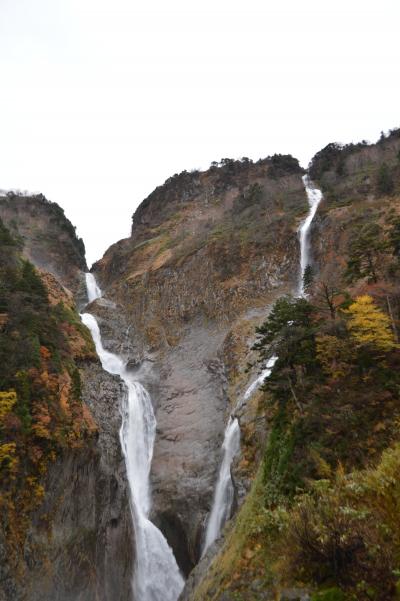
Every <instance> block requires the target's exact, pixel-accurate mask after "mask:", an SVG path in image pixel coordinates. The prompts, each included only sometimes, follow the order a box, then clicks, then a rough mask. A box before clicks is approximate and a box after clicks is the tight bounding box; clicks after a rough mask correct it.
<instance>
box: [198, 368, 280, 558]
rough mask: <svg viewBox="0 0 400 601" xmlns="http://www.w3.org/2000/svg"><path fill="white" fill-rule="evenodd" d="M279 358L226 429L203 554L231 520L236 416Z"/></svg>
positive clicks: (257, 382)
mask: <svg viewBox="0 0 400 601" xmlns="http://www.w3.org/2000/svg"><path fill="white" fill-rule="evenodd" d="M276 360H277V357H271V359H269V361H268V363H267V366H266V369H264V370H263V371H262V372H261V374H260V375H259V376H258V377H257V379H256V380H255V381H254V382H253V383H252V384H250V386H249V387H248V388H247V390H246V392H245V393H244V396H243V399H240V400H239V402H238V403H237V405H236V407H235V409H234V410H233V411H232V413H231V414H230V416H229V420H228V425H227V426H226V428H225V433H224V442H223V444H222V453H223V455H222V463H221V467H220V468H219V472H218V480H217V485H216V487H215V491H214V498H213V503H212V507H211V512H210V515H209V518H208V521H207V529H206V535H205V539H204V546H203V553H202V555H204V554H205V552H206V551H207V549H208V548H209V547H210V545H212V543H213V542H214V541H215V540H216V539H217V538H218V537H219V535H220V533H221V530H222V528H223V526H224V525H225V522H226V521H227V520H228V519H229V517H230V513H231V509H232V503H233V498H234V488H233V482H232V476H231V465H232V461H233V460H234V459H235V457H236V455H238V454H239V451H240V427H239V422H238V419H237V417H235V414H236V412H237V410H238V409H239V408H240V407H241V406H242V404H243V403H244V402H245V401H247V400H248V399H249V398H250V397H251V396H252V394H254V392H255V391H256V390H257V388H258V387H259V386H261V384H262V383H263V382H264V380H265V378H268V376H269V375H270V374H271V371H272V368H273V366H274V365H275V361H276Z"/></svg>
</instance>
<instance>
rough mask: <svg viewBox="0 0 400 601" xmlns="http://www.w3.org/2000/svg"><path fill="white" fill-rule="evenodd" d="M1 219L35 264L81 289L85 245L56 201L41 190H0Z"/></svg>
mask: <svg viewBox="0 0 400 601" xmlns="http://www.w3.org/2000/svg"><path fill="white" fill-rule="evenodd" d="M0 219H2V220H3V222H4V224H5V225H6V226H7V227H8V229H9V230H10V232H11V233H12V235H13V236H14V237H15V238H16V239H17V240H19V241H20V243H21V245H22V251H23V254H24V255H25V256H26V258H27V259H29V260H30V261H31V262H32V263H33V264H34V265H35V266H36V267H38V268H39V269H41V270H44V271H48V272H50V273H52V274H53V275H54V276H56V278H57V279H58V280H59V281H60V282H62V283H63V285H64V286H66V287H67V288H69V289H70V290H72V291H73V292H74V293H76V292H77V291H78V290H79V289H81V287H82V272H84V271H87V266H86V259H85V246H84V243H83V241H82V240H81V239H80V238H78V237H77V235H76V232H75V228H74V226H73V225H72V224H71V222H70V221H69V219H68V218H67V217H66V216H65V214H64V211H63V209H62V208H61V207H60V206H59V205H58V204H56V203H55V202H50V201H48V200H47V199H46V198H45V197H44V196H43V195H42V194H37V195H32V196H21V195H18V194H15V193H13V192H8V193H7V194H5V195H2V194H1V193H0ZM81 292H82V290H81Z"/></svg>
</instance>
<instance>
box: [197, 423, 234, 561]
mask: <svg viewBox="0 0 400 601" xmlns="http://www.w3.org/2000/svg"><path fill="white" fill-rule="evenodd" d="M239 450H240V428H239V422H238V420H237V418H236V417H233V416H232V415H231V416H230V417H229V421H228V425H227V427H226V429H225V434H224V442H223V445H222V451H223V459H222V463H221V467H220V468H219V473H218V480H217V486H216V487H215V492H214V499H213V504H212V508H211V512H210V516H209V518H208V522H207V530H206V536H205V540H204V547H203V553H202V555H204V553H205V552H206V551H207V549H208V548H209V546H210V545H211V544H212V543H213V542H214V541H215V540H216V539H217V538H218V537H219V534H220V532H221V529H222V526H223V525H224V524H225V522H226V520H227V519H228V518H229V517H230V512H231V508H232V503H233V497H234V488H233V482H232V476H231V464H232V461H233V460H234V458H235V456H236V455H237V454H238V453H239Z"/></svg>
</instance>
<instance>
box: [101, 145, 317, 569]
mask: <svg viewBox="0 0 400 601" xmlns="http://www.w3.org/2000/svg"><path fill="white" fill-rule="evenodd" d="M301 176H302V170H301V169H300V168H299V166H298V163H297V161H296V160H295V159H293V158H292V157H280V156H275V157H272V158H270V159H265V160H263V161H259V162H258V163H255V164H253V163H251V162H250V161H248V160H243V161H229V160H227V159H226V160H224V161H223V162H222V164H221V166H218V167H217V166H215V165H214V166H213V167H212V168H211V169H210V170H209V171H206V172H203V173H198V172H195V173H186V172H183V173H182V174H180V175H176V176H174V177H173V178H171V179H170V180H168V181H167V182H166V183H165V184H164V185H163V186H161V187H160V188H157V189H156V190H155V191H154V192H153V193H152V194H151V195H150V196H149V197H148V198H147V199H146V200H145V201H144V202H143V203H142V205H141V206H140V207H139V208H138V210H137V211H136V213H135V215H134V216H133V224H132V235H131V237H130V238H129V239H127V240H123V241H121V242H119V243H117V244H116V245H114V246H112V247H111V248H110V249H109V251H108V252H107V253H106V254H105V256H104V257H103V259H102V260H101V261H99V262H98V263H97V264H96V266H95V273H96V276H97V277H98V279H99V281H100V283H101V286H102V288H103V290H104V292H105V298H106V299H109V300H110V301H112V302H114V303H115V305H113V306H112V308H110V307H107V306H105V305H104V302H103V305H102V304H101V303H99V305H98V306H94V307H93V310H94V311H95V312H96V313H97V315H98V316H99V317H100V318H101V319H102V320H103V322H102V324H101V327H102V331H103V332H104V333H105V334H106V335H107V336H108V337H111V338H112V339H113V340H114V341H118V343H117V344H114V345H113V347H112V348H113V350H114V351H118V352H119V353H120V354H121V353H122V354H123V355H125V356H126V357H127V359H128V360H129V362H130V365H131V366H132V368H133V369H136V370H137V373H138V375H139V378H140V379H142V381H143V382H144V383H145V385H146V387H147V388H148V389H149V390H150V392H151V394H152V398H153V401H154V403H155V406H156V418H157V437H156V443H155V450H154V458H153V464H152V482H153V519H154V520H155V522H156V523H157V525H158V526H159V527H160V528H161V530H162V531H163V532H164V534H165V536H166V537H167V540H168V541H169V543H170V545H171V546H172V548H173V549H174V552H175V555H176V557H177V560H178V562H179V564H180V566H181V568H182V569H183V571H184V572H185V573H186V574H187V573H188V572H189V571H190V569H191V568H192V567H193V565H194V564H195V563H196V562H197V561H198V559H199V556H200V550H201V544H202V537H203V535H204V525H205V520H206V517H207V514H208V512H209V510H210V505H211V501H212V494H213V488H214V485H215V481H216V475H217V470H218V466H219V461H220V445H221V442H222V437H223V431H224V428H225V423H226V419H227V417H228V413H229V410H230V407H231V405H232V404H233V403H235V402H236V400H237V398H238V395H240V394H243V391H244V386H245V385H246V384H247V381H248V378H249V377H251V376H250V375H247V374H245V373H244V370H245V363H246V356H247V354H248V345H249V340H251V338H252V332H253V330H254V324H256V323H259V322H260V319H261V318H262V316H263V315H265V312H266V311H267V310H268V306H269V305H270V304H271V303H272V302H273V300H274V298H276V297H277V296H278V295H281V294H283V293H284V292H285V291H289V290H291V289H292V288H293V287H294V286H295V285H296V278H297V276H298V270H297V263H298V258H297V257H298V243H297V227H298V224H299V221H300V219H301V217H302V216H303V215H304V213H305V211H306V208H307V201H306V196H305V192H304V187H303V183H302V179H301ZM116 314H118V315H119V317H118V318H116ZM121 316H123V324H122V322H121V320H122V317H121ZM121 333H122V334H123V335H122V336H121ZM245 422H246V420H245V419H244V420H243V425H244V430H245V431H244V437H245V438H246V435H248V437H249V438H251V434H252V433H254V428H255V423H254V415H253V417H252V418H251V419H250V418H249V424H248V427H247V430H246V427H245ZM253 448H254V447H253ZM245 472H246V470H244V471H243V475H242V480H241V482H240V483H238V487H239V488H240V490H241V491H242V493H243V491H244V488H243V485H244V484H245V482H246V475H245Z"/></svg>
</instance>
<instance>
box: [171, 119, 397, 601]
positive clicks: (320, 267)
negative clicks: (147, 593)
mask: <svg viewBox="0 0 400 601" xmlns="http://www.w3.org/2000/svg"><path fill="white" fill-rule="evenodd" d="M399 133H400V132H399V130H395V131H393V132H391V133H390V134H389V135H388V136H386V137H385V136H383V137H382V138H381V140H380V141H379V142H378V143H377V144H372V145H368V144H366V143H362V144H359V145H349V146H345V147H342V146H339V145H336V144H335V145H333V144H332V145H329V146H328V147H326V148H325V149H323V150H322V151H321V152H319V153H318V154H317V155H316V157H314V159H313V161H312V162H311V165H310V173H311V174H313V177H314V178H316V180H317V182H318V183H319V185H320V186H321V188H322V190H323V192H324V195H325V196H324V199H323V201H322V202H321V205H320V207H319V209H318V213H317V216H316V218H315V221H314V229H313V245H312V261H311V269H309V270H308V271H307V281H306V282H305V284H306V290H307V293H308V295H309V296H308V298H307V299H298V300H295V299H293V300H291V301H289V300H287V299H280V300H279V301H278V302H277V303H276V304H275V306H274V309H273V310H272V313H271V314H270V317H269V318H268V319H267V320H266V321H265V323H264V324H263V326H262V328H261V329H260V330H259V339H258V344H257V347H258V352H259V353H260V358H261V359H262V361H263V362H264V364H265V360H266V359H267V358H268V357H269V356H271V353H272V352H274V353H275V354H276V355H277V356H278V360H277V362H276V363H275V365H274V367H273V370H272V373H271V376H270V377H269V379H268V380H267V381H266V382H265V386H264V391H263V393H260V396H261V397H262V398H261V407H262V408H263V412H264V413H265V415H266V417H267V423H268V428H267V432H266V433H268V439H267V444H266V446H265V450H264V454H263V457H262V461H261V463H260V469H259V471H258V473H257V477H256V479H255V480H254V483H253V486H252V489H251V492H250V494H249V495H248V497H247V498H246V501H245V503H244V505H243V506H242V508H241V510H240V513H239V515H238V518H237V519H236V520H235V521H234V522H233V523H232V524H230V525H229V527H228V528H227V531H226V533H225V534H226V537H225V540H224V544H223V547H222V549H221V550H220V552H219V553H217V556H216V557H215V558H214V559H212V557H211V558H206V560H205V561H204V562H202V565H200V566H199V567H198V569H197V574H196V578H195V579H192V581H191V583H190V587H188V588H187V590H186V592H185V595H184V596H183V598H184V599H190V600H191V601H200V600H201V601H204V600H206V599H208V600H209V601H211V600H213V601H217V600H222V599H223V600H224V601H231V600H232V601H233V600H234V599H241V600H249V601H250V600H255V599H257V600H258V599H266V600H269V599H270V600H272V599H276V598H279V599H304V600H305V599H311V600H312V601H328V600H335V601H351V600H354V599H357V600H367V599H374V600H376V601H378V600H382V601H383V600H389V599H397V598H398V590H399V582H398V574H399V556H400V543H399V541H400V532H399V523H398V519H397V517H398V511H399V503H400V492H399V486H400V479H399V473H400V472H399V466H400V463H399V447H398V444H399V441H400V431H399V418H400V397H399V375H398V374H399V371H398V365H399V361H400V351H399V346H398V340H399V339H398V332H399V329H398V328H399V322H400V305H399V301H400V288H399V285H398V273H399V269H400V264H399V232H400V217H399V211H400V160H399V157H400V135H399ZM210 562H211V563H210Z"/></svg>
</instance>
